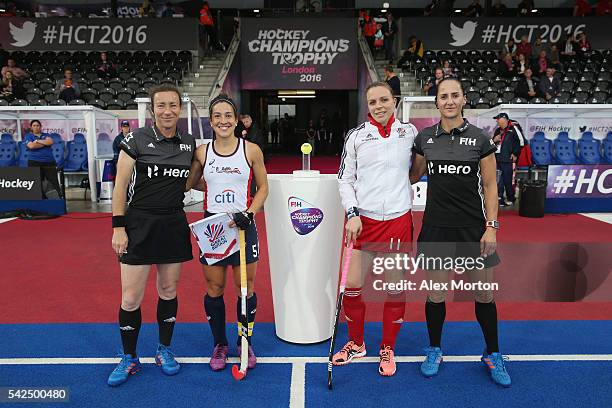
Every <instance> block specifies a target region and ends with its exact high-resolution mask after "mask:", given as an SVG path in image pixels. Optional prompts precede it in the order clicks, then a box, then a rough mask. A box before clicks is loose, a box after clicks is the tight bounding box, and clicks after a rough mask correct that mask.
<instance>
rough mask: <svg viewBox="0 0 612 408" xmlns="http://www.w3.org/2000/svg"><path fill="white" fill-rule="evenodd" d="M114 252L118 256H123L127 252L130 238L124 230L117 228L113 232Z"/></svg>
mask: <svg viewBox="0 0 612 408" xmlns="http://www.w3.org/2000/svg"><path fill="white" fill-rule="evenodd" d="M112 243H113V250H114V251H115V253H116V254H117V255H118V256H121V255H122V254H124V253H125V252H126V251H127V246H128V236H127V233H126V232H125V229H124V228H115V229H114V230H113V240H112Z"/></svg>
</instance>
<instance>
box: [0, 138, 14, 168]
mask: <svg viewBox="0 0 612 408" xmlns="http://www.w3.org/2000/svg"><path fill="white" fill-rule="evenodd" d="M3 136H4V135H3ZM15 146H16V144H15V143H14V142H12V143H11V142H4V141H0V167H11V166H14V165H15V164H17V157H16V151H15Z"/></svg>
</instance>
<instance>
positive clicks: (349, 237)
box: [344, 216, 362, 245]
mask: <svg viewBox="0 0 612 408" xmlns="http://www.w3.org/2000/svg"><path fill="white" fill-rule="evenodd" d="M344 229H345V230H346V244H347V245H348V244H349V243H351V242H352V243H353V244H355V241H357V237H358V236H359V235H361V229H362V225H361V218H360V217H359V216H356V217H352V218H351V219H350V220H348V221H347V222H346V226H345V227H344Z"/></svg>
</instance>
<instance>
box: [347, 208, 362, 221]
mask: <svg viewBox="0 0 612 408" xmlns="http://www.w3.org/2000/svg"><path fill="white" fill-rule="evenodd" d="M353 217H359V210H358V209H357V207H351V208H349V209H348V211H347V212H346V219H347V220H350V219H351V218H353Z"/></svg>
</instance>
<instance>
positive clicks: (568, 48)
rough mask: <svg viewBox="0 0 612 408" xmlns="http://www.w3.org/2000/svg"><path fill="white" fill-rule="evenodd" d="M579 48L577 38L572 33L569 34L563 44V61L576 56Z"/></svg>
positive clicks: (561, 52)
mask: <svg viewBox="0 0 612 408" xmlns="http://www.w3.org/2000/svg"><path fill="white" fill-rule="evenodd" d="M577 49H578V44H576V39H575V38H574V36H573V35H572V34H568V35H567V37H566V39H565V41H564V42H563V43H562V45H561V50H560V54H561V61H562V62H565V61H569V60H571V59H572V58H574V57H575V56H576V50H577Z"/></svg>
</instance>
